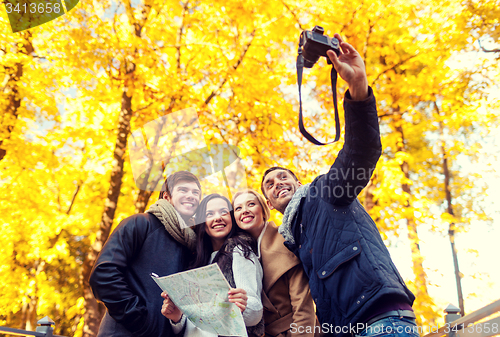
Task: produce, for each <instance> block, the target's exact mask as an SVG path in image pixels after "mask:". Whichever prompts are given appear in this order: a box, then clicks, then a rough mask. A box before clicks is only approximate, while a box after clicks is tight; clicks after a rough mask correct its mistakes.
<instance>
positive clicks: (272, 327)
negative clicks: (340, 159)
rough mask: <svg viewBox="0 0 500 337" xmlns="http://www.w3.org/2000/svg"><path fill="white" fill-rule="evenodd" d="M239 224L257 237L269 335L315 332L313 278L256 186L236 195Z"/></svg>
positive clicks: (307, 334)
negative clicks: (287, 243)
mask: <svg viewBox="0 0 500 337" xmlns="http://www.w3.org/2000/svg"><path fill="white" fill-rule="evenodd" d="M233 209H234V217H235V219H236V224H237V225H238V227H240V228H241V229H243V230H244V231H246V232H247V233H249V234H250V235H251V236H252V237H254V238H255V239H256V240H257V245H258V247H257V252H258V257H259V260H260V262H261V264H262V268H263V270H264V278H263V281H262V286H263V289H262V290H263V291H262V304H263V306H264V323H265V334H266V336H287V337H289V336H292V334H293V336H314V335H315V334H314V333H315V332H316V335H318V334H319V332H320V326H319V325H317V323H316V322H317V321H316V314H315V310H314V305H313V300H312V297H311V292H310V290H309V280H308V278H307V276H306V275H305V273H304V270H303V268H302V264H301V262H300V261H299V259H298V258H297V257H296V256H295V255H294V254H293V253H292V252H290V251H289V250H288V249H287V248H286V247H285V246H284V245H283V242H284V239H283V237H282V236H281V235H280V234H279V233H278V227H276V225H275V224H274V223H273V222H269V221H268V220H269V217H270V211H269V208H268V206H267V204H266V202H265V200H264V198H263V197H262V196H261V195H260V194H259V193H258V192H256V191H254V190H250V189H247V190H244V191H240V192H238V193H236V194H235V195H234V197H233Z"/></svg>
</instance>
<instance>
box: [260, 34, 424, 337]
mask: <svg viewBox="0 0 500 337" xmlns="http://www.w3.org/2000/svg"><path fill="white" fill-rule="evenodd" d="M335 37H336V38H337V39H339V42H340V47H341V49H342V53H341V54H340V56H339V57H338V58H337V56H336V54H335V53H334V52H332V51H329V52H328V56H329V58H330V60H331V61H332V63H333V65H334V67H335V69H336V70H337V72H338V74H339V75H340V76H341V77H342V78H343V79H344V80H345V81H346V82H347V84H348V86H349V90H348V91H347V92H346V94H345V99H344V110H345V143H344V147H343V148H342V150H341V151H340V152H339V154H338V156H337V159H336V160H335V162H334V163H333V165H332V167H331V168H330V170H329V172H328V173H326V174H322V175H320V176H318V177H317V178H316V179H315V180H314V181H313V182H312V183H311V184H308V185H302V184H301V183H300V182H299V181H298V179H297V177H296V176H295V174H294V173H293V172H292V171H290V170H288V169H285V168H282V167H273V168H270V169H268V170H267V171H266V172H265V173H264V176H263V177H262V183H261V189H262V193H263V194H264V196H265V197H266V198H267V202H268V205H269V206H270V208H271V209H276V210H278V211H279V212H281V213H283V223H282V225H281V226H280V227H279V232H280V233H281V234H282V235H283V237H284V238H285V245H286V246H287V247H288V249H290V250H291V251H292V252H293V253H295V254H296V255H297V256H298V257H299V259H300V260H301V261H302V264H303V266H304V270H305V271H306V273H307V276H308V277H309V285H310V288H311V294H312V296H313V299H314V301H315V303H316V312H317V315H318V319H319V321H320V323H321V328H322V332H325V333H327V334H332V335H351V336H354V335H359V336H372V335H375V334H376V335H378V336H412V337H416V336H418V332H417V329H416V325H415V315H414V313H413V310H412V307H411V306H412V304H413V301H414V299H415V297H414V295H413V294H412V293H411V291H410V290H408V288H407V287H406V285H405V283H404V281H403V279H402V278H401V276H400V275H399V273H398V271H397V269H396V267H395V266H394V263H393V262H392V260H391V257H390V255H389V251H388V250H387V248H386V247H385V245H384V242H383V241H382V238H381V236H380V233H379V231H378V229H377V227H376V225H375V223H374V221H373V220H372V219H371V218H370V216H369V215H368V213H367V212H366V210H365V209H364V208H363V206H362V205H361V204H360V202H359V201H358V199H357V195H358V194H359V193H360V192H361V190H362V189H363V188H364V187H365V186H366V184H367V183H368V182H369V181H370V177H371V175H372V172H373V170H374V169H375V166H376V163H377V161H378V159H379V157H380V154H381V151H382V145H381V141H380V131H379V125H378V116H377V108H376V103H375V97H374V95H373V91H372V89H371V88H369V87H368V84H367V83H368V81H367V78H366V72H365V65H364V62H363V60H362V59H361V56H360V55H359V53H358V52H357V51H356V50H355V49H354V48H353V47H352V46H350V45H349V44H347V43H345V42H343V41H342V39H341V38H340V36H339V35H338V34H335ZM299 328H300V327H299ZM304 328H305V329H307V327H304Z"/></svg>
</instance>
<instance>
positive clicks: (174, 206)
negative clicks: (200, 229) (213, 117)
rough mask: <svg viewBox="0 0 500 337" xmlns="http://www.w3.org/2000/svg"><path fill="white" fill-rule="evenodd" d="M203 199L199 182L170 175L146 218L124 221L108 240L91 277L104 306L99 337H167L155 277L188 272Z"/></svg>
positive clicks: (168, 329)
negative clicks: (195, 218) (194, 215)
mask: <svg viewBox="0 0 500 337" xmlns="http://www.w3.org/2000/svg"><path fill="white" fill-rule="evenodd" d="M200 199H201V186H200V182H199V181H198V178H196V176H194V175H193V174H192V173H190V172H187V171H179V172H176V173H174V174H172V175H171V176H169V177H168V178H167V179H166V180H165V183H164V185H163V188H162V191H161V192H160V198H159V200H158V201H157V202H156V203H155V204H153V205H152V206H151V207H150V208H149V209H148V210H147V211H146V213H141V214H135V215H132V216H130V217H128V218H126V219H124V220H123V221H122V222H120V224H119V225H118V227H117V228H116V229H115V230H114V231H113V233H112V234H111V236H110V237H109V238H108V240H107V241H106V244H105V245H104V247H103V249H102V251H101V253H100V254H99V257H98V258H97V261H96V263H95V265H94V269H93V270H92V274H91V275H90V286H91V287H92V291H93V292H94V296H95V297H96V298H97V299H98V300H99V301H101V302H103V303H104V305H105V306H106V309H107V310H106V314H105V315H104V318H103V320H102V322H101V325H100V327H99V333H98V336H114V337H116V336H120V337H122V336H123V337H146V336H148V337H168V336H173V335H174V333H173V331H172V327H171V325H170V322H169V321H168V320H167V319H166V318H165V317H163V315H162V314H161V307H162V304H163V298H161V297H160V293H161V289H160V288H159V287H158V285H157V284H156V282H155V281H154V280H153V279H152V278H151V276H150V275H151V273H156V274H158V275H159V276H167V275H170V274H175V273H178V272H181V271H183V270H185V269H186V267H187V265H188V263H189V261H188V259H189V257H190V255H191V252H190V251H192V250H194V248H195V245H196V235H195V234H194V231H193V230H192V229H191V228H190V227H189V226H192V225H194V220H193V219H192V216H193V214H194V213H195V211H196V209H197V208H198V204H199V203H200Z"/></svg>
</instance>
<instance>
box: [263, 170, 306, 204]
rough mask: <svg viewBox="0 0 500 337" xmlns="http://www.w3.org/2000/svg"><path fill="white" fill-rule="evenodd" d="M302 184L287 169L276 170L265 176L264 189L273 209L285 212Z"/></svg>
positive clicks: (268, 202)
mask: <svg viewBox="0 0 500 337" xmlns="http://www.w3.org/2000/svg"><path fill="white" fill-rule="evenodd" d="M300 185H302V184H301V183H300V182H299V181H297V180H295V179H294V178H293V176H292V175H291V174H290V173H289V172H287V171H285V170H274V171H271V172H269V173H268V174H267V175H266V177H265V178H264V191H265V192H266V197H267V204H268V205H269V208H271V209H277V210H278V211H279V212H280V213H284V212H285V209H286V206H287V205H288V203H289V202H290V200H291V199H292V196H293V195H294V193H295V191H297V189H298V188H299V186H300Z"/></svg>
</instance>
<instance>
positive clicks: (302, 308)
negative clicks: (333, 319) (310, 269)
mask: <svg viewBox="0 0 500 337" xmlns="http://www.w3.org/2000/svg"><path fill="white" fill-rule="evenodd" d="M286 277H287V278H288V289H289V294H290V302H291V304H292V320H293V323H295V326H296V327H298V328H299V327H303V328H299V329H298V331H303V333H299V332H297V333H294V334H293V335H294V336H303V337H306V336H307V337H311V336H314V334H313V333H306V331H315V330H313V329H314V326H315V324H316V313H315V310H314V303H313V299H312V296H311V291H310V289H309V279H308V278H307V276H306V274H305V273H304V269H303V268H302V264H298V265H296V266H295V267H293V268H292V269H290V270H289V271H288V272H287V273H286Z"/></svg>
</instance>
